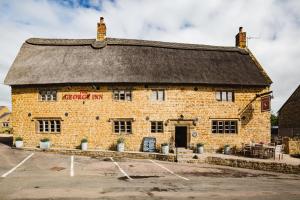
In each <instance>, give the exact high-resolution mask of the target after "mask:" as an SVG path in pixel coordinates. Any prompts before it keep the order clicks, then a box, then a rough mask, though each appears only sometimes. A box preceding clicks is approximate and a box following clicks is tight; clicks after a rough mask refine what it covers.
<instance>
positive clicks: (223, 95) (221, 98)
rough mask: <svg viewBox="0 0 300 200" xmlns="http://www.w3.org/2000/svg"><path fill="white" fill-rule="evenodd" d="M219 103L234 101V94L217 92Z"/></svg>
mask: <svg viewBox="0 0 300 200" xmlns="http://www.w3.org/2000/svg"><path fill="white" fill-rule="evenodd" d="M216 100H217V101H229V102H233V101H234V92H232V91H217V92H216Z"/></svg>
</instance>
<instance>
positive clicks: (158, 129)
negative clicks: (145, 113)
mask: <svg viewBox="0 0 300 200" xmlns="http://www.w3.org/2000/svg"><path fill="white" fill-rule="evenodd" d="M163 130H164V129H163V122H157V132H158V133H162V132H163Z"/></svg>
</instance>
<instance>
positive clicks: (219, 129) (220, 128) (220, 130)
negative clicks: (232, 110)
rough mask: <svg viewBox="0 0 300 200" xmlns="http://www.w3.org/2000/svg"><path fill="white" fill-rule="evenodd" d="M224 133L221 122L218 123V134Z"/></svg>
mask: <svg viewBox="0 0 300 200" xmlns="http://www.w3.org/2000/svg"><path fill="white" fill-rule="evenodd" d="M223 132H224V123H223V121H218V133H223Z"/></svg>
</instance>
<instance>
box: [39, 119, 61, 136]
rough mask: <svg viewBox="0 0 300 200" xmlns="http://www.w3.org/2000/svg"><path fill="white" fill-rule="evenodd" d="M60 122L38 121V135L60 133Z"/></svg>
mask: <svg viewBox="0 0 300 200" xmlns="http://www.w3.org/2000/svg"><path fill="white" fill-rule="evenodd" d="M60 130H61V123H60V120H47V119H42V120H38V131H39V132H40V133H60Z"/></svg>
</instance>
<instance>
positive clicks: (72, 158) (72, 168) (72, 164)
mask: <svg viewBox="0 0 300 200" xmlns="http://www.w3.org/2000/svg"><path fill="white" fill-rule="evenodd" d="M70 176H71V177H72V176H74V156H71V167H70Z"/></svg>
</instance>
